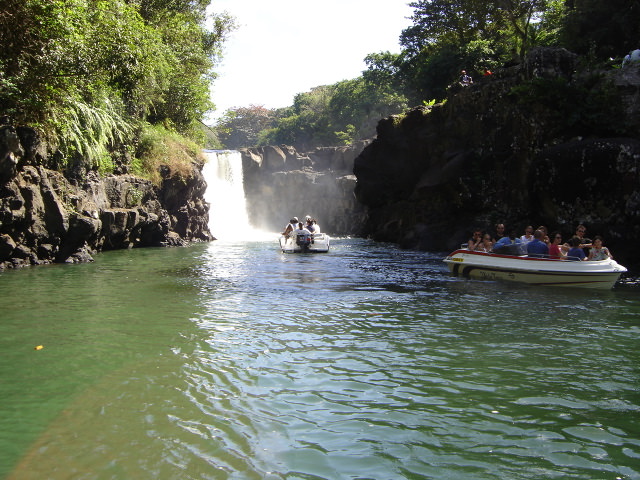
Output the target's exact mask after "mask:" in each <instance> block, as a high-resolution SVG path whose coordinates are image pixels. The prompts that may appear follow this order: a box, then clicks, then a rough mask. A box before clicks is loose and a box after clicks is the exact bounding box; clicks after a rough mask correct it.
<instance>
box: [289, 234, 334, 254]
mask: <svg viewBox="0 0 640 480" xmlns="http://www.w3.org/2000/svg"><path fill="white" fill-rule="evenodd" d="M330 242H331V238H330V237H329V235H327V234H326V233H312V234H310V235H297V236H296V235H289V236H286V237H285V236H284V235H281V236H280V249H281V250H282V252H283V253H327V252H328V251H329V243H330Z"/></svg>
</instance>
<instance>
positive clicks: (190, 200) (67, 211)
mask: <svg viewBox="0 0 640 480" xmlns="http://www.w3.org/2000/svg"><path fill="white" fill-rule="evenodd" d="M42 150H43V146H42V145H41V143H40V140H39V137H38V134H37V132H36V131H35V130H33V129H31V128H26V127H18V128H15V127H13V126H8V125H4V126H2V127H0V269H5V268H18V267H23V266H29V265H42V264H48V263H77V262H88V261H92V260H93V258H92V255H94V254H95V253H97V252H100V251H102V250H113V249H122V248H134V247H150V246H178V245H185V244H187V243H189V242H197V241H209V240H211V239H212V237H211V234H210V232H209V229H208V226H207V223H208V218H209V216H208V214H209V206H208V204H206V202H204V200H203V196H204V192H205V189H206V183H205V181H204V178H203V177H202V173H201V169H202V165H201V164H200V163H198V162H197V161H196V160H195V159H194V161H193V163H192V165H193V172H192V175H191V176H190V177H189V178H187V179H183V178H181V177H179V176H177V175H172V173H171V172H170V171H169V170H167V171H165V172H163V180H162V182H161V185H160V186H159V187H158V186H155V185H154V184H152V183H151V182H150V181H148V180H144V179H141V178H138V177H135V176H132V175H110V176H106V177H104V178H103V177H101V176H100V175H98V174H97V173H96V172H94V171H90V172H88V173H87V174H86V175H85V176H84V178H83V179H82V180H81V181H80V180H77V179H69V178H66V177H65V175H63V174H62V173H61V172H59V171H54V170H50V169H47V168H45V167H44V166H43V163H44V162H43V159H44V158H43V156H44V152H43V151H42Z"/></svg>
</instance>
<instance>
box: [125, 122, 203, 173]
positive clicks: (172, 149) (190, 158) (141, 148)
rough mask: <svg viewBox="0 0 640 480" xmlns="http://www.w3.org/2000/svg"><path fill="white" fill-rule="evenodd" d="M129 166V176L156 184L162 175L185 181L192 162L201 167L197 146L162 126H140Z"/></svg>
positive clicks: (200, 150)
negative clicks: (145, 179)
mask: <svg viewBox="0 0 640 480" xmlns="http://www.w3.org/2000/svg"><path fill="white" fill-rule="evenodd" d="M136 159H137V160H136V161H134V162H133V164H132V170H133V173H134V174H136V175H138V176H141V177H143V178H147V179H149V180H151V181H152V182H154V183H155V184H160V182H161V181H162V178H163V176H164V177H166V176H169V177H174V176H177V177H179V178H182V179H187V178H189V177H190V176H191V174H192V172H193V162H194V160H195V161H197V162H198V163H200V165H203V164H204V158H203V156H202V148H201V147H200V145H199V144H197V143H195V142H194V141H192V140H190V139H189V138H187V137H185V136H183V135H181V134H180V133H178V132H176V131H175V130H170V129H167V128H165V127H164V126H162V125H150V124H146V125H144V126H143V129H142V132H141V133H140V143H139V145H138V150H137V152H136Z"/></svg>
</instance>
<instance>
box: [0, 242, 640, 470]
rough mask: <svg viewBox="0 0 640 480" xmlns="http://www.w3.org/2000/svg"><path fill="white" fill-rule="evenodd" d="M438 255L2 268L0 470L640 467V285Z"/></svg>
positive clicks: (145, 258)
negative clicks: (468, 263)
mask: <svg viewBox="0 0 640 480" xmlns="http://www.w3.org/2000/svg"><path fill="white" fill-rule="evenodd" d="M441 257H442V256H441V255H435V254H428V253H421V252H405V251H400V250H398V249H396V248H394V247H392V246H389V245H376V244H373V243H371V242H366V241H362V240H349V239H338V240H336V241H335V242H334V248H333V250H332V251H331V252H330V253H329V254H326V255H283V254H281V253H279V251H278V249H277V245H276V242H275V240H274V241H273V242H251V243H226V244H225V243H213V244H210V245H197V246H193V247H189V248H177V249H146V250H133V251H119V252H108V253H104V254H101V255H99V256H97V258H96V262H95V263H93V264H86V265H54V266H45V267H36V268H30V269H24V270H20V271H7V272H4V273H0V329H1V330H0V332H1V333H2V335H0V347H1V349H2V355H1V356H0V478H11V479H29V478H34V479H35V478H38V479H43V478H51V479H107V478H109V479H111V478H113V479H151V478H153V479H174V478H176V479H191V478H192V479H309V480H319V479H385V480H386V479H541V478H552V479H565V478H571V479H573V478H576V479H618V478H620V479H640V381H639V380H640V354H639V353H638V340H639V339H640V290H639V289H638V287H637V286H635V285H623V286H618V287H616V288H615V289H614V290H612V291H604V292H590V291H586V290H585V291H581V290H570V289H567V290H562V289H545V288H542V289H541V288H533V287H527V286H517V285H508V284H499V283H492V282H474V281H467V280H463V279H458V278H452V277H449V276H448V275H447V273H446V271H445V268H444V266H443V264H442V262H441ZM38 345H42V346H43V348H42V349H41V350H35V349H34V347H36V346H38Z"/></svg>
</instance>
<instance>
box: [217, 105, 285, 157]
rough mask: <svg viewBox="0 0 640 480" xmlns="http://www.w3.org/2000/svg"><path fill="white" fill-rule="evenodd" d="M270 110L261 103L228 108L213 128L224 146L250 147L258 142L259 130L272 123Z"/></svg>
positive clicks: (273, 117)
mask: <svg viewBox="0 0 640 480" xmlns="http://www.w3.org/2000/svg"><path fill="white" fill-rule="evenodd" d="M274 120H275V115H274V112H273V111H272V110H269V109H267V108H265V107H264V106H262V105H250V106H249V107H240V108H230V109H228V110H227V111H226V112H225V113H224V115H223V116H222V117H221V118H220V119H219V120H218V121H217V122H216V125H215V130H216V132H217V135H218V138H219V140H220V141H221V142H222V144H223V145H224V146H225V148H230V149H233V148H240V147H252V146H256V145H258V144H259V138H260V137H259V136H260V132H262V131H264V130H267V129H269V128H271V127H273V125H274Z"/></svg>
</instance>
